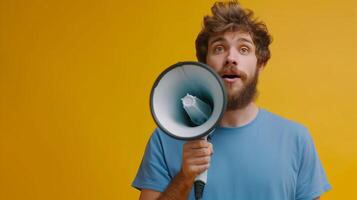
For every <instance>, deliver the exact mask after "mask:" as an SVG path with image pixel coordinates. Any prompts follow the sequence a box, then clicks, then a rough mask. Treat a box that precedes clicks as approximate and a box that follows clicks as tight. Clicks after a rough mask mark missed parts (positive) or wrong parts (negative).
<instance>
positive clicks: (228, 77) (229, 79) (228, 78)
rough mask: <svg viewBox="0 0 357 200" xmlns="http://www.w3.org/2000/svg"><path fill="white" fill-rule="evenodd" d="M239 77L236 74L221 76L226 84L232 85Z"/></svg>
mask: <svg viewBox="0 0 357 200" xmlns="http://www.w3.org/2000/svg"><path fill="white" fill-rule="evenodd" d="M240 78H241V77H240V76H239V75H237V74H223V76H222V79H223V80H224V81H225V82H227V83H233V82H235V81H237V80H238V79H240Z"/></svg>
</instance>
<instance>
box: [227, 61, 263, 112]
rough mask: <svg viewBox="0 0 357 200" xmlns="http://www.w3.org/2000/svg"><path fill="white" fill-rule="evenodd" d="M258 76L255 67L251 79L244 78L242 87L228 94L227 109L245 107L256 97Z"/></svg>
mask: <svg viewBox="0 0 357 200" xmlns="http://www.w3.org/2000/svg"><path fill="white" fill-rule="evenodd" d="M258 76H259V75H258V68H257V70H256V71H255V73H254V76H253V77H252V79H251V80H248V79H246V80H247V82H246V83H244V82H243V88H242V89H241V90H239V91H238V92H236V93H235V94H232V95H229V96H228V103H227V111H231V110H237V109H242V108H245V107H246V106H247V105H249V104H250V103H251V102H253V101H254V100H255V99H256V97H257V95H258V91H257V85H258Z"/></svg>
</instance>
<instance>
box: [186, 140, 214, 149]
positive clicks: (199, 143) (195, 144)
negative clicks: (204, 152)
mask: <svg viewBox="0 0 357 200" xmlns="http://www.w3.org/2000/svg"><path fill="white" fill-rule="evenodd" d="M209 145H210V143H209V142H207V141H206V140H193V141H189V142H187V143H185V147H186V148H190V149H198V148H204V147H209Z"/></svg>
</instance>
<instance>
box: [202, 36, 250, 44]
mask: <svg viewBox="0 0 357 200" xmlns="http://www.w3.org/2000/svg"><path fill="white" fill-rule="evenodd" d="M221 41H226V39H224V38H223V37H217V38H216V39H214V40H212V41H211V42H210V43H209V45H212V44H213V43H215V42H221ZM238 41H239V42H247V43H249V44H251V45H254V44H253V42H252V41H250V40H248V39H246V38H239V39H238Z"/></svg>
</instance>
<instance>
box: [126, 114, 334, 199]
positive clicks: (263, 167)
mask: <svg viewBox="0 0 357 200" xmlns="http://www.w3.org/2000/svg"><path fill="white" fill-rule="evenodd" d="M210 137H211V143H212V144H213V149H214V154H213V155H212V157H211V163H210V167H209V169H208V177H207V183H206V186H205V189H204V193H203V199H205V200H206V199H207V200H221V199H222V200H226V199H243V200H267V199H268V200H312V199H313V198H315V197H318V196H320V195H321V194H322V193H324V192H326V191H327V190H329V189H330V188H331V186H330V184H329V183H328V181H327V178H326V175H325V172H324V170H323V167H322V165H321V162H320V160H319V158H318V155H317V152H316V150H315V147H314V144H313V141H312V139H311V137H310V134H309V133H308V131H307V129H306V128H305V127H303V126H301V125H299V124H297V123H295V122H292V121H289V120H287V119H284V118H282V117H279V116H277V115H275V114H273V113H271V112H268V111H267V110H264V109H260V110H259V113H258V115H257V117H256V118H255V119H254V120H253V121H252V122H250V123H249V124H247V125H245V126H242V127H238V128H225V127H217V128H216V129H215V131H214V132H213V133H212V134H211V136H210ZM184 142H185V141H181V140H177V139H174V138H172V137H170V136H168V135H166V134H165V133H164V132H163V131H162V130H160V129H156V130H155V132H154V133H153V134H152V136H151V138H150V141H149V142H148V144H147V147H146V150H145V155H144V157H143V160H142V162H141V165H140V168H139V170H138V173H137V175H136V177H135V180H134V181H133V183H132V186H133V187H135V188H138V189H142V188H145V189H151V190H156V191H160V192H163V191H164V190H165V189H166V187H167V186H168V185H169V184H170V181H171V180H172V179H173V178H174V177H175V175H176V174H177V173H178V172H179V170H180V167H181V162H182V146H183V144H184ZM189 199H192V200H194V194H193V190H192V191H191V193H190V196H189Z"/></svg>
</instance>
